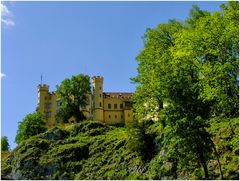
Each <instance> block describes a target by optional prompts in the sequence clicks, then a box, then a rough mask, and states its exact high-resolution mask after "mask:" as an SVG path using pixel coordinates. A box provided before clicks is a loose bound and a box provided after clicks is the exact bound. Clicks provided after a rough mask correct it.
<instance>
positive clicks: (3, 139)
mask: <svg viewBox="0 0 240 181" xmlns="http://www.w3.org/2000/svg"><path fill="white" fill-rule="evenodd" d="M1 151H9V143H8V138H7V137H6V136H2V137H1Z"/></svg>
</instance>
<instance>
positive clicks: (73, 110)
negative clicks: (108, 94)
mask: <svg viewBox="0 0 240 181" xmlns="http://www.w3.org/2000/svg"><path fill="white" fill-rule="evenodd" d="M90 91H91V87H90V77H89V76H88V75H83V74H80V75H77V76H72V78H71V79H65V80H63V81H62V83H61V85H60V86H57V91H56V93H57V96H58V98H59V100H60V101H61V103H62V104H61V107H60V110H59V112H58V114H57V117H58V119H59V120H60V121H63V122H67V121H68V119H69V118H70V117H72V116H74V117H75V119H76V121H77V122H79V121H80V120H83V119H85V117H84V115H83V113H82V111H81V108H83V107H85V106H86V105H88V104H89V96H90Z"/></svg>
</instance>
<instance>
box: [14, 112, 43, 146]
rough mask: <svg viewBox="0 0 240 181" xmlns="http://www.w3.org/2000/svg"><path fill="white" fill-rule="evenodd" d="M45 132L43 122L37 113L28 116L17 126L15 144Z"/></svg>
mask: <svg viewBox="0 0 240 181" xmlns="http://www.w3.org/2000/svg"><path fill="white" fill-rule="evenodd" d="M46 130H47V128H46V127H45V121H44V119H43V117H42V115H41V114H40V113H39V112H34V113H32V114H28V115H26V117H25V118H24V119H23V121H22V122H19V124H18V130H17V135H16V137H15V142H16V143H17V144H20V143H21V142H22V141H24V140H26V139H28V138H30V137H31V136H34V135H37V134H39V133H43V132H45V131H46Z"/></svg>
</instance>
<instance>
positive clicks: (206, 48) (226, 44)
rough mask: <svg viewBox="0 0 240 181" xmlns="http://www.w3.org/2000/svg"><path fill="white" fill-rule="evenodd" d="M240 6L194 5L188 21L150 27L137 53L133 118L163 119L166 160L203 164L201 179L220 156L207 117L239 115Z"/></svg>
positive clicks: (192, 167)
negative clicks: (209, 8)
mask: <svg viewBox="0 0 240 181" xmlns="http://www.w3.org/2000/svg"><path fill="white" fill-rule="evenodd" d="M238 6H239V3H238V2H229V3H228V5H227V6H226V5H222V6H221V7H222V10H221V11H220V12H214V13H213V14H211V13H209V12H206V11H202V10H200V9H199V8H198V7H197V6H193V8H192V10H191V11H190V15H189V18H188V19H187V20H186V21H185V22H184V23H181V22H178V21H176V20H170V21H169V22H168V23H167V24H160V25H158V26H157V27H156V28H154V29H148V30H147V31H146V33H145V36H144V49H143V50H142V51H141V52H140V53H139V55H138V56H137V61H138V75H137V76H136V77H135V78H133V79H132V80H133V82H135V83H137V89H136V93H135V95H134V108H135V110H136V112H135V118H137V120H143V121H144V120H146V119H153V118H154V120H159V121H160V122H161V123H162V127H163V128H164V129H163V132H164V139H163V147H162V148H163V149H166V150H168V154H167V156H166V158H163V161H166V160H168V161H169V160H171V161H172V162H173V163H175V164H176V165H177V167H178V168H184V169H186V171H189V172H191V173H195V171H194V170H196V169H197V168H199V169H200V168H202V169H203V172H204V175H201V173H199V172H198V173H197V175H196V176H197V178H200V179H201V178H206V179H207V178H209V170H208V165H207V163H208V161H209V160H210V159H212V158H216V159H217V156H216V155H218V154H217V150H216V149H215V145H214V143H213V141H212V139H211V135H210V133H209V132H208V131H207V129H208V128H209V127H210V124H209V119H210V118H213V117H217V116H223V117H226V118H234V117H237V116H238V109H239V103H238V95H239V92H238V90H239V85H238V83H239V81H238V80H239V77H238V73H239V72H238V70H239V67H238V65H239V52H238V51H239V30H238V29H239V18H238V14H239V9H238ZM162 103H163V105H164V106H163V107H164V108H163V109H162ZM214 155H215V156H214ZM220 167H221V165H220V162H219V169H220V172H221V168H220Z"/></svg>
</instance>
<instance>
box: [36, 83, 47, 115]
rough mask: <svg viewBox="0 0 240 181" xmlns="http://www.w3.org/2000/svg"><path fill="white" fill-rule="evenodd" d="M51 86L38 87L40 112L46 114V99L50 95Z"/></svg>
mask: <svg viewBox="0 0 240 181" xmlns="http://www.w3.org/2000/svg"><path fill="white" fill-rule="evenodd" d="M48 91H49V86H48V85H46V84H44V85H42V84H39V85H38V111H39V112H40V113H42V114H44V106H45V102H46V101H45V99H46V97H47V95H48Z"/></svg>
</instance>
